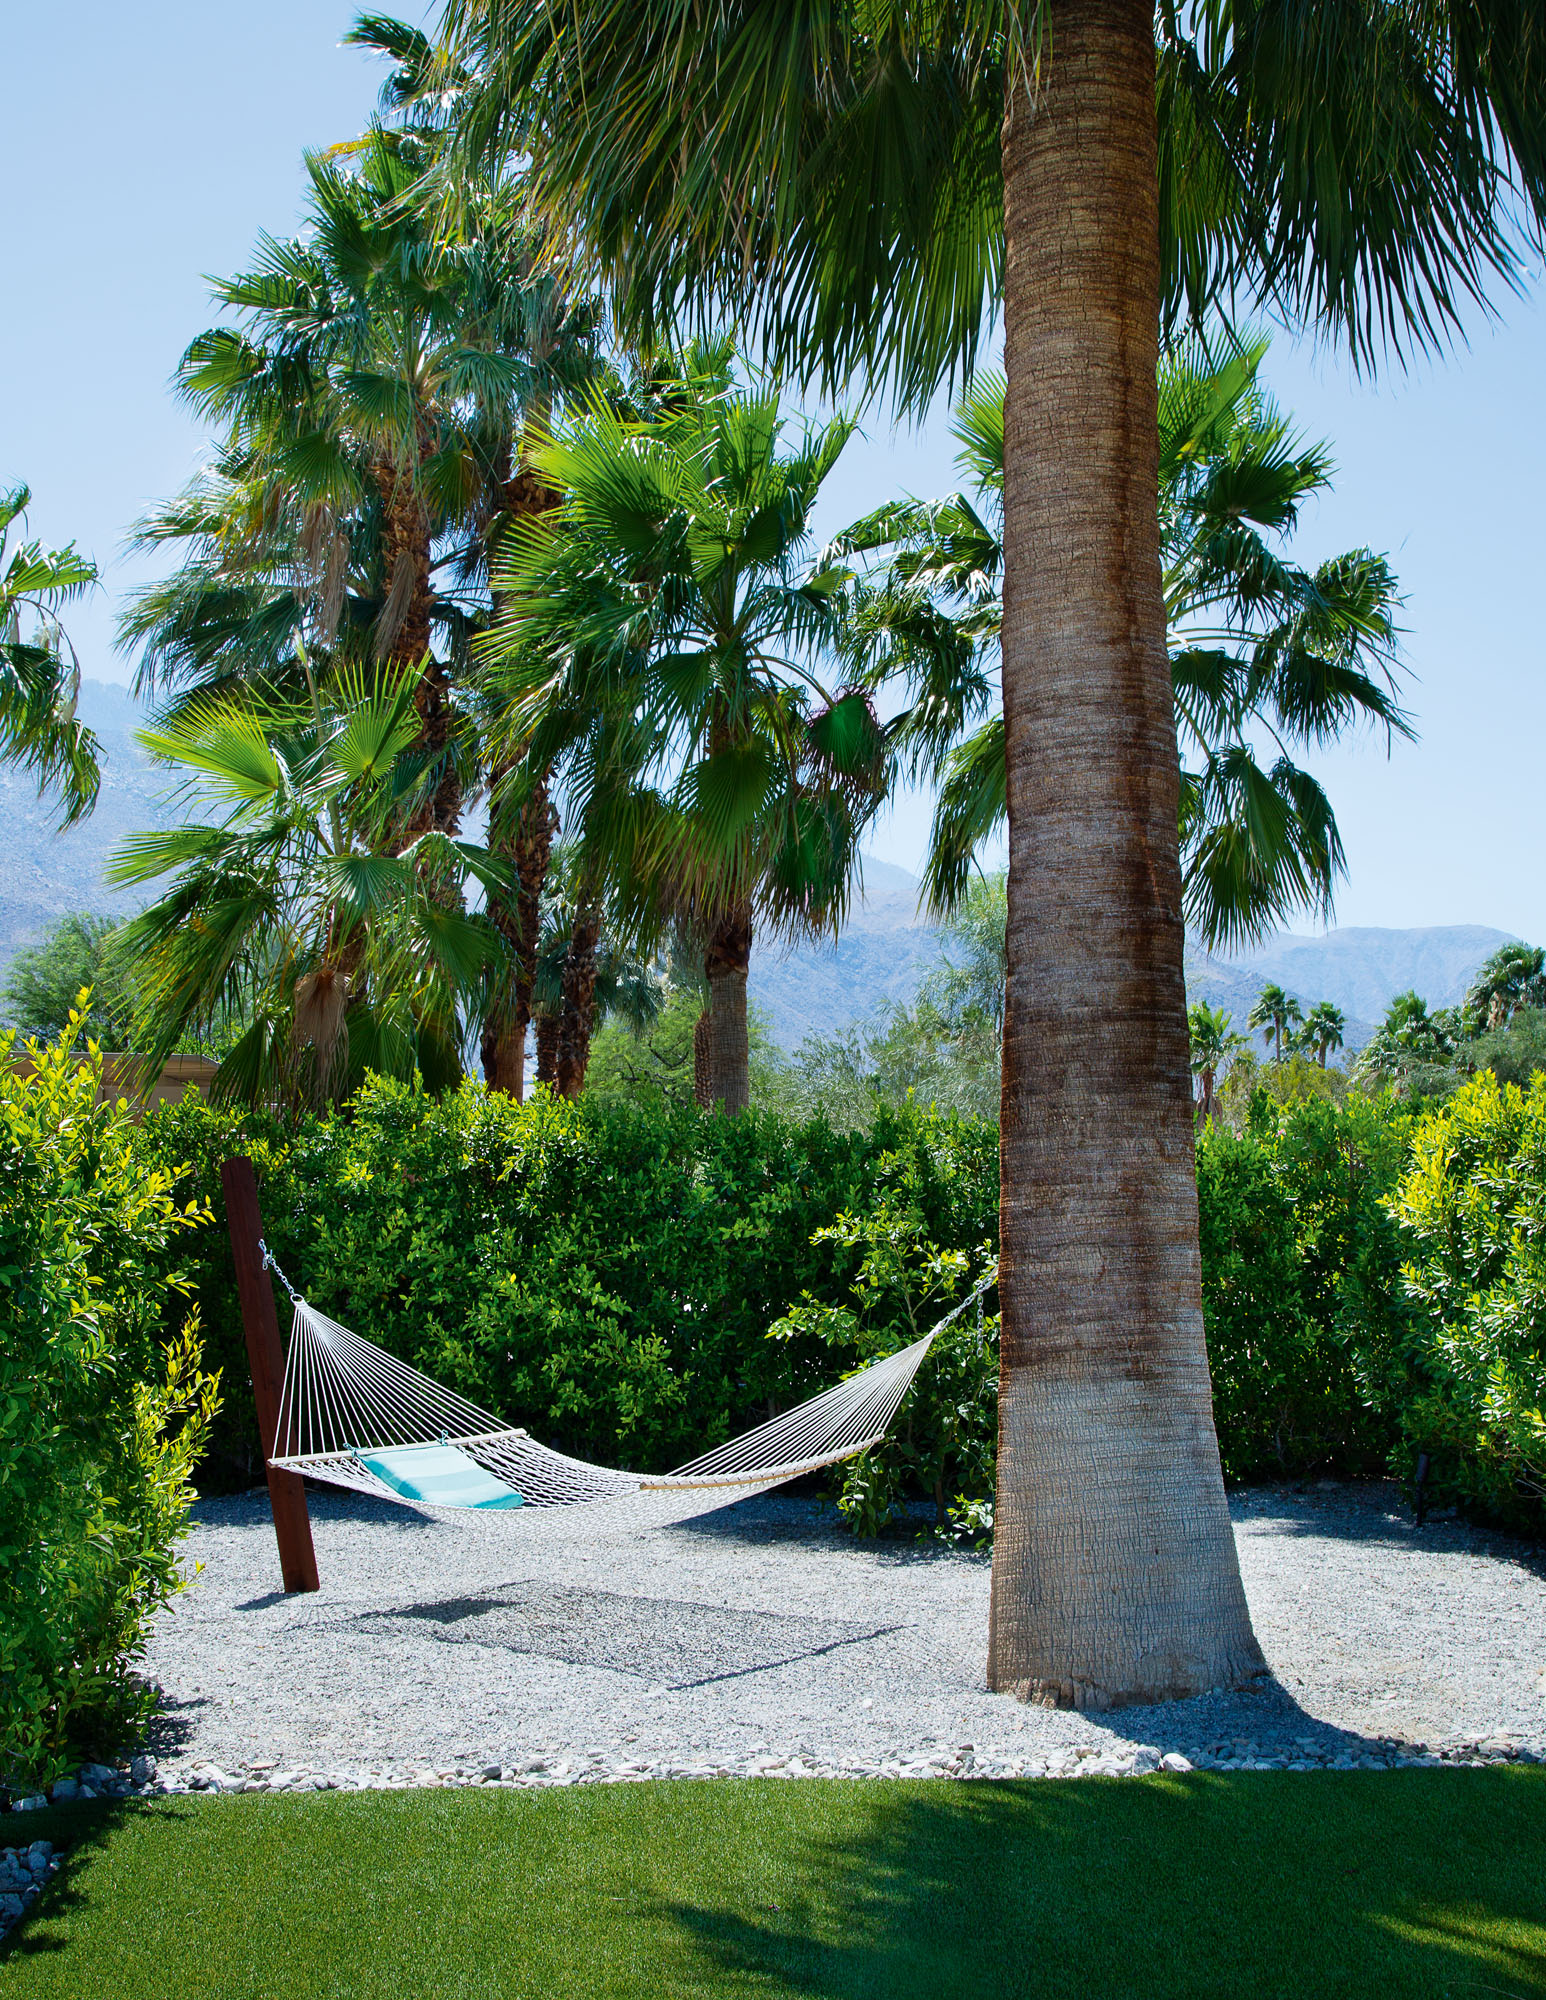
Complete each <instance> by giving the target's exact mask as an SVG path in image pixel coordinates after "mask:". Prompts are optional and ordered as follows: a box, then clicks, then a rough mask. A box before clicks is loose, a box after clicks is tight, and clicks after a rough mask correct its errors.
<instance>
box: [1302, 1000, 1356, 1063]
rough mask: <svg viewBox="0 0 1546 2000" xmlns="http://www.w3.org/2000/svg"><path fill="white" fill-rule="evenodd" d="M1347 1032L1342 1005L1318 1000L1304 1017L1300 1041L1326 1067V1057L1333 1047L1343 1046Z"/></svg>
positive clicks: (1345, 1017)
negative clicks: (1338, 1005)
mask: <svg viewBox="0 0 1546 2000" xmlns="http://www.w3.org/2000/svg"><path fill="white" fill-rule="evenodd" d="M1346 1034H1347V1016H1346V1015H1345V1014H1344V1013H1343V1012H1342V1009H1341V1008H1340V1007H1337V1006H1334V1005H1333V1004H1332V1002H1331V1001H1330V1000H1317V1001H1316V1003H1315V1005H1314V1006H1313V1007H1312V1008H1311V1009H1310V1011H1309V1013H1308V1014H1306V1015H1305V1017H1304V1027H1303V1028H1302V1029H1301V1030H1300V1035H1299V1039H1300V1043H1301V1045H1302V1046H1303V1047H1305V1048H1307V1049H1308V1050H1309V1051H1310V1052H1311V1054H1312V1055H1313V1056H1314V1057H1315V1060H1316V1061H1317V1062H1318V1063H1319V1064H1320V1066H1321V1068H1322V1069H1324V1068H1325V1067H1326V1058H1327V1057H1328V1056H1329V1055H1330V1054H1331V1052H1332V1051H1333V1049H1339V1048H1341V1046H1342V1042H1343V1038H1344V1036H1345V1035H1346Z"/></svg>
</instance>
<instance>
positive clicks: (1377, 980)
mask: <svg viewBox="0 0 1546 2000" xmlns="http://www.w3.org/2000/svg"><path fill="white" fill-rule="evenodd" d="M80 713H81V715H82V717H83V719H84V720H85V721H86V722H87V723H88V724H89V726H90V727H91V728H92V729H94V730H95V731H96V732H97V734H98V736H99V737H100V738H101V740H102V745H103V750H104V752H105V762H104V766H103V773H102V795H101V798H100V800H99V802H98V805H97V809H96V811H95V813H93V814H92V816H91V817H90V818H89V819H88V820H86V821H84V822H83V823H82V824H81V825H79V826H76V827H72V828H71V829H70V830H69V831H68V832H67V833H60V832H58V831H57V830H56V822H55V818H54V815H53V812H52V808H51V807H50V805H49V802H48V801H47V800H40V799H39V798H38V797H37V795H36V791H35V788H34V786H33V785H32V783H31V781H30V780H29V779H28V778H27V776H26V775H25V773H23V772H19V771H16V770H14V769H11V768H8V767H7V766H5V765H3V764H0V811H3V813H4V815H5V824H6V826H7V828H8V829H9V839H8V843H7V847H8V865H7V866H6V867H5V869H4V870H3V871H0V977H3V974H4V970H5V968H6V966H8V965H9V963H10V961H11V959H12V957H13V956H14V955H15V953H16V952H17V951H18V950H20V949H21V948H22V947H23V946H24V945H27V944H30V943H32V942H34V941H35V940H36V939H37V938H39V937H40V936H41V935H42V934H43V932H44V931H45V930H47V928H48V927H49V925H50V924H52V923H54V922H55V921H56V920H57V919H58V918H59V917H61V916H63V915H64V913H65V912H66V911H67V910H92V911H99V912H102V913H123V914H127V913H128V912H130V911H131V910H132V909H134V908H135V906H136V903H137V901H138V899H137V898H136V897H134V896H132V895H125V894H124V893H123V892H121V891H118V892H114V891H110V890H108V889H107V888H106V886H105V884H104V880H103V875H104V870H105V868H106V865H107V861H108V858H109V856H110V855H111V854H112V852H113V850H114V849H115V848H116V847H117V846H118V845H119V844H120V842H121V841H123V840H124V839H125V838H126V837H127V836H128V835H129V834H131V833H136V832H140V831H143V830H144V829H146V828H151V827H164V826H169V825H171V824H173V822H174V819H175V814H174V813H173V812H172V811H171V809H170V808H169V807H168V806H167V804H166V802H165V797H164V794H165V793H166V792H167V791H168V789H169V788H170V784H171V776H170V773H168V772H167V771H165V770H162V769H158V768H157V767H156V766H155V765H153V764H152V763H151V761H150V759H149V758H148V757H147V756H146V755H145V754H144V752H143V751H142V750H141V749H140V748H139V746H138V745H137V744H136V743H135V741H134V734H133V733H134V731H135V729H136V728H138V727H139V726H140V724H141V722H142V720H143V717H142V714H141V711H140V709H139V706H138V704H137V703H136V702H135V700H134V697H133V696H132V695H131V694H130V693H129V690H128V689H127V688H125V687H118V686H113V685H110V684H108V683H105V682H102V681H86V682H84V683H83V684H82V687H81V700H80ZM918 897H919V884H918V882H917V881H916V879H915V878H914V877H913V876H911V875H909V874H908V872H907V870H906V869H905V868H898V867H895V866H893V865H892V864H891V863H890V862H886V861H879V860H877V859H875V858H874V857H873V856H867V857H866V858H865V862H864V883H863V893H862V895H860V896H858V897H856V898H855V901H854V906H853V908H852V909H851V911H850V913H849V918H848V922H847V924H846V925H845V927H844V930H843V934H842V936H841V937H840V938H838V939H837V940H836V941H831V940H828V941H824V942H822V943H820V944H803V945H800V946H797V947H795V948H793V949H789V948H781V947H780V946H779V945H777V944H776V943H769V942H767V941H765V940H759V941H758V942H757V943H756V944H755V945H754V947H753V951H752V963H751V978H750V996H751V998H752V1000H753V1001H754V1002H755V1003H756V1004H757V1005H759V1006H761V1007H763V1008H764V1009H765V1010H766V1011H767V1013H768V1014H769V1015H770V1016H771V1019H772V1023H773V1033H774V1036H775V1038H776V1039H777V1041H778V1042H779V1043H780V1044H781V1045H782V1046H783V1047H785V1048H788V1049H795V1048H798V1046H799V1045H800V1043H801V1041H803V1040H804V1038H805V1037H806V1036H807V1035H810V1034H814V1035H822V1036H829V1035H834V1034H837V1033H839V1032H840V1031H841V1030H843V1029H844V1028H846V1027H848V1026H849V1025H850V1024H851V1023H853V1022H855V1021H860V1020H863V1019H865V1018H867V1017H869V1016H871V1015H873V1014H874V1013H875V1011H876V1009H877V1008H878V1007H880V1006H882V1005H883V1004H884V1003H886V1002H888V1001H894V1002H899V1003H901V1004H904V1005H905V1004H906V1003H907V1002H909V1001H911V1000H912V999H913V997H914V995H915V994H916V993H917V991H918V988H919V986H920V985H921V984H922V982H923V980H924V979H925V978H926V977H927V975H928V974H929V972H930V971H932V970H933V968H934V967H935V966H936V965H937V964H938V963H939V960H940V955H941V945H940V933H939V928H938V926H937V925H935V924H933V923H931V922H929V921H928V920H927V919H926V918H924V917H923V916H922V915H921V913H920V911H919V907H918ZM1511 938H1512V934H1511V933H1510V932H1508V931H1499V930H1492V929H1490V928H1488V927H1487V926H1486V925H1484V924H1445V925H1435V926H1430V927H1427V928H1422V929H1412V930H1395V929H1390V930H1384V929H1378V928H1374V927H1369V926H1350V927H1349V928H1347V929H1346V930H1330V931H1326V932H1323V933H1322V934H1321V935H1319V936H1313V937H1305V936H1299V935H1297V934H1295V933H1292V932H1280V933H1278V934H1277V935H1276V936H1273V937H1270V938H1268V939H1267V940H1266V941H1265V942H1264V943H1263V944H1260V945H1258V946H1255V947H1254V948H1252V949H1249V950H1242V951H1238V952H1235V953H1232V954H1230V955H1229V956H1228V957H1227V958H1226V957H1212V956H1209V955H1208V954H1207V953H1205V952H1203V951H1201V950H1194V949H1191V948H1189V949H1188V952H1187V963H1186V983H1187V993H1188V997H1189V998H1191V999H1193V1000H1199V999H1200V1000H1206V1001H1207V1002H1208V1003H1209V1005H1210V1006H1218V1007H1223V1008H1225V1009H1226V1010H1227V1011H1228V1012H1229V1013H1230V1014H1231V1015H1232V1016H1233V1017H1234V1024H1235V1026H1236V1027H1237V1028H1238V1029H1240V1030H1241V1031H1242V1032H1243V1031H1244V1029H1245V1022H1246V1016H1247V1015H1248V1014H1249V1013H1250V1011H1251V1008H1252V1006H1253V1005H1254V1004H1255V1001H1256V997H1257V995H1258V994H1259V993H1260V991H1261V989H1262V987H1263V985H1265V984H1266V983H1267V981H1269V980H1275V981H1276V982H1277V983H1278V984H1279V985H1281V986H1283V987H1285V988H1286V989H1287V990H1288V991H1289V992H1290V993H1292V994H1293V995H1294V996H1295V998H1296V999H1298V1000H1299V1002H1300V1003H1301V1005H1303V1006H1304V1007H1306V1008H1309V1007H1311V1006H1313V1005H1314V1004H1315V1002H1316V1001H1317V1000H1330V1001H1332V1002H1333V1003H1334V1004H1335V1005H1336V1006H1338V1007H1340V1008H1341V1009H1342V1011H1343V1013H1344V1014H1345V1015H1346V1016H1347V1017H1348V1036H1347V1046H1348V1048H1349V1049H1350V1050H1352V1049H1357V1048H1360V1047H1361V1046H1362V1045H1363V1043H1364V1042H1365V1041H1366V1040H1367V1039H1368V1037H1369V1035H1370V1034H1371V1033H1372V1032H1373V1026H1374V1023H1375V1022H1377V1021H1378V1020H1379V1019H1380V1017H1381V1016H1382V1015H1383V1014H1384V1012H1385V1009H1386V1007H1387V1006H1389V1004H1390V1002H1391V1000H1392V999H1393V998H1394V997H1395V995H1396V994H1397V993H1401V992H1404V991H1406V990H1407V988H1409V987H1415V988H1416V990H1417V991H1418V992H1419V993H1421V994H1422V995H1423V997H1424V998H1425V999H1426V1000H1427V1001H1428V1003H1429V1005H1430V1006H1433V1007H1452V1006H1454V1005H1455V1004H1456V1003H1457V1002H1458V1001H1460V1000H1461V999H1463V998H1464V996H1465V990H1466V987H1467V985H1468V984H1469V982H1470V980H1471V977H1472V975H1473V974H1474V973H1475V971H1476V968H1477V967H1478V966H1479V965H1480V964H1481V963H1482V961H1483V960H1484V959H1486V958H1488V957H1490V956H1491V954H1492V953H1493V952H1494V951H1496V950H1497V948H1498V946H1499V945H1501V944H1507V943H1509V942H1511Z"/></svg>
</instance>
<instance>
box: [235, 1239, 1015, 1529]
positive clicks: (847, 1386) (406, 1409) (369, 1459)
mask: <svg viewBox="0 0 1546 2000" xmlns="http://www.w3.org/2000/svg"><path fill="white" fill-rule="evenodd" d="M264 1255H265V1261H267V1262H269V1263H270V1266H271V1268H275V1269H277V1267H276V1266H273V1264H272V1260H271V1259H269V1258H268V1256H267V1251H266V1248H265V1252H264ZM279 1275H280V1279H281V1282H282V1283H283V1282H285V1280H284V1277H283V1273H282V1272H281V1273H280V1274H279ZM987 1282H988V1281H987V1280H986V1279H985V1280H984V1281H983V1283H982V1284H980V1285H979V1286H977V1288H976V1289H975V1290H974V1291H973V1292H971V1293H969V1294H968V1295H967V1297H966V1298H965V1299H963V1300H962V1301H961V1303H960V1304H959V1305H958V1306H957V1307H955V1309H954V1310H953V1311H952V1312H950V1313H948V1314H947V1315H946V1316H945V1319H943V1320H941V1321H940V1323H939V1325H938V1326H936V1327H935V1328H934V1329H933V1330H932V1331H931V1332H929V1333H927V1334H925V1335H924V1337H923V1338H922V1339H921V1340H916V1341H914V1342H913V1343H912V1345H911V1346H910V1347H904V1348H901V1349H900V1350H899V1351H898V1352H897V1353H895V1354H890V1355H887V1356H886V1358H885V1359H884V1360H883V1361H877V1362H874V1363H873V1364H872V1365H871V1366H869V1367H868V1368H861V1369H859V1370H858V1371H857V1373H855V1374H853V1375H850V1376H848V1377H847V1378H846V1380H844V1381H842V1382H839V1383H838V1384H837V1385H836V1386H835V1387H834V1388H831V1389H828V1390H826V1391H825V1392H824V1393H823V1394H821V1395H819V1396H815V1397H813V1398H812V1399H811V1400H810V1401H809V1402H807V1403H801V1404H800V1405H799V1406H798V1408H796V1409H793V1410H788V1411H786V1412H785V1413H784V1414H783V1415H782V1416H777V1417H774V1418H772V1419H771V1420H770V1421H769V1422H767V1423H765V1424H759V1425H758V1427H757V1428H756V1429H755V1430H752V1431H747V1432H746V1433H745V1435H744V1436H742V1437H738V1438H732V1439H731V1440H730V1442H729V1443H728V1444H722V1445H719V1446H717V1447H716V1448H715V1449H714V1450H713V1451H708V1452H704V1453H703V1455H702V1456H701V1457H699V1458H695V1459H691V1460H690V1461H689V1462H688V1463H687V1464H686V1465H681V1466H678V1467H677V1469H676V1470H675V1471H674V1472H666V1473H639V1472H618V1471H614V1470H613V1469H611V1468H610V1467H607V1466H603V1465H589V1464H587V1463H586V1462H585V1461H584V1460H583V1459H578V1458H569V1457H567V1456H566V1455H565V1454H564V1453H563V1452H561V1451H554V1450H553V1449H552V1448H551V1447H550V1446H548V1445H545V1444H539V1443H538V1442H537V1440H536V1439H535V1438H533V1437H530V1436H529V1435H528V1434H527V1433H526V1432H525V1431H523V1430H515V1429H512V1428H511V1427H510V1426H508V1425H507V1424H504V1423H503V1422H501V1420H500V1419H499V1418H498V1417H497V1416H495V1415H493V1414H492V1412H490V1411H488V1410H483V1409H480V1408H479V1407H478V1405H477V1404H476V1403H469V1402H468V1401H467V1399H466V1398H465V1397H463V1396H458V1395H457V1394H456V1393H455V1391H454V1390H451V1389H447V1388H445V1387H443V1386H442V1385H441V1384H440V1383H439V1382H435V1381H433V1380H431V1378H430V1377H429V1376H428V1375H424V1374H421V1373H420V1371H419V1370H418V1369H417V1368H410V1367H409V1366H408V1364H407V1363H406V1362H404V1361H399V1360H398V1359H397V1357H396V1356H395V1355H392V1354H388V1353H387V1352H386V1350H385V1349H384V1348H380V1347H376V1346H375V1345H373V1344H372V1342H370V1341H368V1340H362V1339H361V1338H360V1336H359V1335H358V1334H355V1333H351V1332H350V1331H349V1329H348V1328H347V1327H344V1326H340V1325H339V1324H338V1322H337V1320H333V1319H329V1318H328V1317H327V1315H326V1314H325V1313H320V1312H318V1311H317V1310H316V1309H315V1307H313V1306H310V1305H308V1304H307V1303H306V1301H305V1300H304V1299H303V1298H300V1297H299V1296H297V1295H296V1294H295V1293H294V1292H293V1291H292V1292H291V1298H292V1299H293V1301H294V1305H295V1319H294V1325H293V1327H292V1330H291V1334H290V1350H289V1354H288V1356H287V1358H286V1363H285V1378H284V1392H283V1395H282V1397H281V1399H280V1407H279V1421H278V1426H277V1430H276V1435H275V1441H274V1454H273V1456H272V1457H271V1458H270V1459H269V1461H268V1462H269V1464H270V1465H273V1466H276V1467H278V1468H280V1469H281V1470H283V1471H286V1472H300V1473H304V1474H305V1475H306V1476H307V1477H308V1478H310V1479H317V1480H321V1481H323V1482H324V1483H325V1484H327V1485H330V1486H342V1487H346V1488H349V1489H351V1490H353V1491H355V1492H359V1493H369V1494H373V1495H375V1496H376V1497H377V1498H378V1499H383V1500H394V1501H399V1502H407V1503H408V1504H411V1505H415V1506H426V1507H436V1506H441V1507H513V1506H530V1507H567V1506H574V1505H576V1504H578V1503H580V1502H583V1501H593V1500H612V1499H618V1498H620V1497H622V1496H624V1495H626V1494H634V1493H648V1492H661V1491H676V1492H682V1493H692V1492H698V1493H700V1494H702V1495H703V1497H704V1500H705V1503H706V1504H707V1505H710V1506H717V1505H719V1504H720V1499H721V1498H723V1499H734V1498H737V1497H740V1496H741V1495H742V1494H745V1493H749V1492H751V1491H753V1490H757V1489H765V1488H767V1487H770V1486H778V1485H782V1484H783V1483H784V1482H785V1481H787V1480H791V1479H798V1478H800V1477H801V1476H802V1475H803V1474H805V1473H808V1472H819V1471H820V1470H821V1469H822V1468H823V1467H824V1466H829V1465H836V1464H837V1463H838V1462H839V1461H840V1460H842V1459H845V1458H850V1457H853V1456H854V1455H855V1454H856V1453H858V1452H862V1451H867V1450H869V1449H870V1447H871V1446H873V1445H877V1444H879V1443H880V1442H881V1441H882V1439H883V1438H884V1437H885V1435H886V1432H887V1430H888V1429H889V1428H890V1425H891V1420H892V1418H893V1417H894V1416H895V1415H896V1412H897V1410H898V1408H899V1406H900V1404H901V1401H902V1398H903V1397H904V1396H905V1395H906V1394H907V1391H908V1389H909V1387H910V1386H911V1384H912V1380H913V1377H914V1376H915V1375H916V1374H917V1372H918V1370H919V1368H920V1367H921V1366H922V1363H923V1359H924V1356H925V1355H926V1354H927V1353H928V1351H929V1346H930V1343H931V1342H932V1341H933V1339H934V1337H935V1335H936V1334H937V1333H938V1332H939V1331H940V1329H941V1328H942V1327H943V1326H945V1325H946V1324H947V1323H948V1321H949V1320H951V1319H954V1318H955V1316H956V1314H957V1313H958V1312H961V1311H964V1310H965V1308H966V1307H967V1306H968V1305H969V1304H970V1303H971V1301H972V1299H973V1298H976V1297H980V1296H981V1293H982V1291H983V1289H984V1288H985V1286H986V1284H987ZM286 1289H287V1290H288V1289H289V1287H288V1284H287V1285H286Z"/></svg>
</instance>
